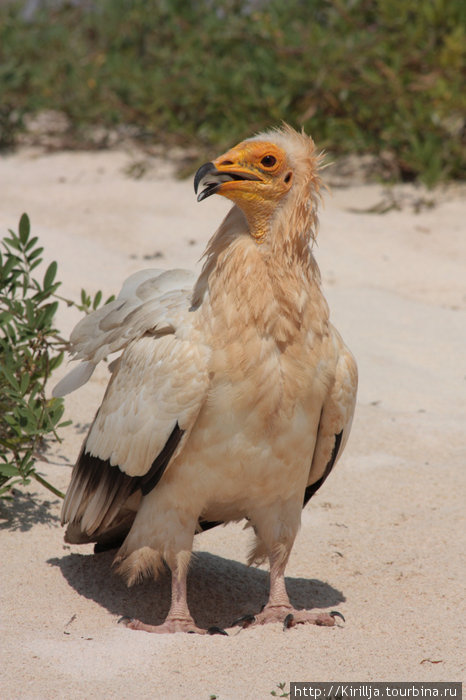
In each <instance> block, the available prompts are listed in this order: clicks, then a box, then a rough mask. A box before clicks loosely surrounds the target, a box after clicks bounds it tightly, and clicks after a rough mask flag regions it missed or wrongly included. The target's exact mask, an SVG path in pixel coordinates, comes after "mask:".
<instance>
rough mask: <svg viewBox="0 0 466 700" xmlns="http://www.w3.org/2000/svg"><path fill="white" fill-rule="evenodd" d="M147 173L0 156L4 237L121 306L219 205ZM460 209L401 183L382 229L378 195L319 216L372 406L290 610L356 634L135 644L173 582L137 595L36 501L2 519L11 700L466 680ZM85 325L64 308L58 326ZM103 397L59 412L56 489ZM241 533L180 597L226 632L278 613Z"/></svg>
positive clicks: (119, 162)
mask: <svg viewBox="0 0 466 700" xmlns="http://www.w3.org/2000/svg"><path fill="white" fill-rule="evenodd" d="M141 158H142V156H141V155H140V154H137V153H131V152H128V151H119V152H118V151H114V152H100V153H55V154H52V155H45V154H41V153H40V152H38V151H34V150H24V151H21V152H19V153H16V154H15V155H12V156H8V157H4V158H3V159H1V160H0V229H1V233H2V235H4V233H5V232H6V229H7V228H9V227H11V228H16V227H17V223H18V220H19V217H20V215H21V213H22V212H23V211H27V212H28V213H29V215H30V217H31V221H32V227H33V231H34V233H35V234H36V235H39V237H40V239H41V242H42V244H43V245H45V250H46V253H45V255H46V258H47V260H52V259H56V260H57V261H58V263H59V277H60V278H61V279H62V281H63V288H62V291H63V293H64V294H65V295H66V296H70V297H73V298H75V299H77V298H78V296H79V292H80V289H81V287H85V288H86V289H87V290H88V291H89V292H92V293H94V292H95V291H97V290H98V289H102V290H103V291H104V294H110V293H112V292H115V291H117V290H118V289H119V286H120V283H121V281H122V280H123V279H124V278H125V277H126V276H128V275H129V274H130V273H132V272H134V271H136V270H138V269H141V268H144V267H161V266H163V267H167V268H170V267H186V266H187V267H191V266H193V265H195V264H196V261H197V260H198V259H199V257H200V255H201V253H202V251H203V248H204V245H205V243H206V241H207V239H208V238H209V236H210V235H211V233H212V232H213V231H214V229H215V228H216V226H217V224H218V223H219V221H220V218H221V217H222V215H223V213H224V212H225V211H226V209H227V207H228V203H227V202H226V201H224V200H222V199H221V198H220V197H212V198H211V199H209V200H207V201H206V202H204V203H202V204H197V203H196V200H195V197H194V194H193V190H192V182H191V181H186V182H180V181H177V180H176V179H175V178H174V177H173V174H172V169H171V167H170V165H168V164H166V163H163V162H160V161H151V162H150V163H149V165H148V164H147V163H146V165H145V166H144V167H142V168H139V174H141V171H142V170H145V173H144V175H143V177H142V178H140V179H134V178H131V177H130V176H129V175H128V172H129V171H130V170H132V171H133V173H134V172H135V169H134V167H133V168H132V167H131V166H134V164H135V163H137V162H139V161H140V160H141ZM143 160H144V158H143ZM146 166H147V167H146ZM137 170H138V168H136V171H137ZM463 195H464V189H462V188H461V187H453V188H449V189H448V190H446V191H434V192H426V191H424V190H422V189H416V188H412V187H408V186H405V187H401V186H398V187H396V188H395V189H394V190H393V191H392V195H391V196H392V198H393V197H394V198H395V201H396V202H398V203H399V204H400V207H401V208H400V209H399V210H397V209H392V210H391V211H389V212H388V213H386V214H383V215H382V214H376V213H370V212H367V210H368V209H371V208H372V207H373V206H374V205H377V204H378V203H380V202H381V201H382V200H384V198H385V199H387V197H386V195H385V194H384V192H383V188H382V186H380V185H370V186H367V185H366V186H357V187H354V186H353V187H339V188H335V189H334V191H333V196H332V197H327V198H326V206H325V208H324V210H323V212H322V215H321V229H320V235H319V245H318V247H317V249H316V256H317V259H318V262H319V264H320V267H321V270H322V275H323V283H324V288H325V292H326V295H327V298H328V300H329V302H330V306H331V309H332V318H333V321H334V322H335V324H336V325H337V327H338V328H339V329H340V331H341V332H342V334H343V336H344V338H345V340H346V341H347V343H348V344H349V346H350V347H351V348H352V350H353V352H354V354H355V355H356V357H357V360H358V364H359V369H360V391H359V403H358V408H357V415H356V418H355V422H354V427H353V432H352V436H351V439H350V441H349V443H348V446H347V449H346V451H345V454H344V456H343V458H342V459H341V461H340V463H339V465H338V469H336V470H335V471H334V472H333V473H332V476H331V478H329V479H328V481H327V482H326V483H325V486H324V487H323V488H322V489H321V490H320V491H319V492H318V494H317V495H316V496H315V498H314V499H313V500H312V502H311V504H310V505H309V506H308V507H307V508H306V510H305V511H304V513H303V518H302V528H301V531H300V533H299V536H298V538H297V541H296V544H295V547H294V550H293V553H292V556H291V560H290V563H289V566H288V569H287V576H288V578H287V586H288V590H289V593H290V596H291V599H292V602H293V603H294V604H295V605H296V606H298V607H315V608H323V609H338V610H339V611H341V612H342V613H343V614H344V615H345V617H346V624H343V623H341V624H340V623H339V624H338V625H337V626H336V627H334V628H332V629H330V628H319V627H300V628H296V629H292V630H289V631H286V632H284V631H283V630H282V629H281V627H280V625H269V626H266V627H262V628H255V629H251V630H243V631H237V630H233V631H231V634H230V636H229V637H223V636H212V637H211V636H206V637H201V636H196V635H180V634H177V635H167V636H156V635H148V634H145V633H137V632H133V631H130V630H128V629H126V628H125V627H123V626H122V625H119V624H117V621H118V619H119V617H120V616H121V615H129V616H136V617H139V618H141V619H143V620H145V621H148V622H160V621H161V620H162V619H163V616H164V614H165V612H166V610H167V608H168V604H169V588H168V579H167V578H162V579H161V580H160V581H158V582H157V583H154V582H146V583H144V584H142V585H139V586H137V587H135V588H133V589H131V590H128V589H126V588H125V586H124V585H123V583H122V582H121V581H120V580H119V579H118V577H117V576H116V575H115V574H114V573H112V571H111V568H110V563H111V559H112V554H111V553H104V554H100V555H96V556H94V555H93V554H92V548H91V546H84V547H75V546H72V547H70V546H67V545H65V544H64V542H63V532H62V529H61V528H60V524H59V512H60V503H59V500H58V499H57V498H55V497H53V496H51V494H50V493H49V492H47V491H45V490H43V489H41V487H39V486H36V487H33V488H31V489H30V490H29V491H25V490H23V491H22V493H21V495H19V496H18V497H17V498H16V499H15V500H14V502H13V503H11V504H6V505H1V506H0V508H1V515H2V520H1V521H0V528H1V529H0V556H1V560H2V561H3V571H2V576H1V593H2V609H1V618H2V620H1V627H2V634H1V642H0V644H1V655H2V662H1V668H2V681H1V686H2V690H1V695H2V697H3V698H65V697H66V698H133V697H141V698H154V697H156V698H158V697H160V698H196V699H197V698H199V699H205V700H208V699H209V698H211V697H213V696H215V697H217V698H219V699H221V700H227V699H233V698H247V699H248V698H267V697H270V694H271V692H272V691H274V690H277V684H278V683H280V682H283V681H284V682H287V683H288V682H289V681H290V680H301V681H306V680H308V681H311V680H312V681H323V680H335V679H337V680H345V681H349V680H358V681H361V680H365V681H369V680H375V681H380V680H405V681H407V680H410V681H413V680H419V681H433V680H436V681H441V680H443V681H458V680H462V679H463V677H464V667H465V665H464V659H465V658H466V655H465V653H464V652H465V644H464V642H465V635H464V624H465V623H464V619H465V613H466V610H465V608H464V578H465V573H466V571H465V569H466V567H465V561H464V553H465V546H464V545H465V537H464V533H465V529H464V503H465V498H464V494H465V489H464V487H465V469H464V467H465V461H466V431H465V426H466V352H465V349H466V283H465V280H466V273H465V265H466V236H465V235H464V222H465V220H466V201H465V199H464V196H463ZM364 210H366V211H364ZM77 318H78V316H77V314H76V312H70V311H68V310H66V309H65V310H64V311H63V312H61V314H60V318H59V324H60V327H61V328H62V329H63V330H64V331H65V332H69V330H70V329H71V327H72V326H73V325H74V323H75V322H76V320H77ZM106 380H107V374H106V369H105V368H103V369H102V370H101V371H100V372H98V373H97V375H96V376H95V378H93V380H92V381H91V382H90V383H89V384H88V385H87V386H86V387H84V388H82V389H81V390H80V391H79V392H77V393H76V394H73V395H71V396H70V397H68V398H67V401H66V407H67V415H68V416H70V417H72V418H73V420H74V425H73V427H70V428H68V429H67V430H66V431H65V432H64V441H63V443H62V444H61V445H60V446H58V447H57V448H55V449H54V450H53V451H52V453H51V454H50V455H49V459H50V462H49V463H46V462H43V463H40V464H39V468H40V470H41V472H42V473H43V474H44V475H45V476H46V477H48V478H49V479H50V480H51V481H52V482H53V483H54V484H56V485H57V486H59V487H61V488H63V489H65V488H66V485H67V483H68V480H69V476H70V469H71V467H70V465H71V463H72V461H73V459H74V458H75V457H76V455H77V452H78V450H79V446H80V442H81V440H82V438H83V435H84V433H85V430H86V426H87V425H88V424H89V421H90V420H91V418H92V416H93V414H94V411H95V409H96V407H97V406H98V403H99V399H100V397H101V395H102V392H103V390H104V387H105V383H106ZM249 537H250V535H249V534H248V533H247V532H244V531H243V529H242V527H241V526H238V525H235V526H228V527H225V528H217V529H215V530H213V531H210V532H208V533H205V534H203V535H201V536H199V537H198V538H196V550H197V555H196V557H195V558H194V561H193V565H192V568H191V571H190V577H189V595H190V600H191V608H192V612H193V614H194V617H195V619H196V621H197V622H198V623H199V624H200V625H202V626H208V625H220V626H226V627H228V626H229V625H230V624H231V622H232V621H233V620H234V619H235V618H237V617H238V616H240V615H242V614H244V613H247V612H255V611H257V610H258V609H259V608H260V606H261V604H262V603H263V602H264V601H265V600H266V593H267V574H266V571H265V570H263V569H262V568H259V569H255V568H253V569H248V568H247V567H246V566H245V560H246V553H247V550H248V543H249ZM277 692H278V690H277ZM278 694H279V693H278Z"/></svg>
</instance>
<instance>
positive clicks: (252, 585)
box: [48, 552, 345, 628]
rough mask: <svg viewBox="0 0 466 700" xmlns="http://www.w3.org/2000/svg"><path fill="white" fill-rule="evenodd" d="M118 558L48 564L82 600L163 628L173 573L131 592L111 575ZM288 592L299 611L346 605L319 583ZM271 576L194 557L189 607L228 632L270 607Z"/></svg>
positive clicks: (72, 558)
mask: <svg viewBox="0 0 466 700" xmlns="http://www.w3.org/2000/svg"><path fill="white" fill-rule="evenodd" d="M114 555H115V552H103V553H101V554H94V555H82V554H74V553H73V554H68V555H65V556H63V557H55V558H52V559H49V560H48V563H49V564H51V565H52V566H57V567H58V568H59V569H60V570H61V572H62V574H63V576H64V578H65V579H66V580H67V581H68V583H69V584H70V586H72V587H73V588H74V589H75V590H76V591H77V592H78V593H79V594H80V595H82V596H84V597H85V598H88V599H91V600H94V601H95V602H96V603H98V604H99V605H101V606H102V607H104V608H106V609H107V610H108V611H109V612H110V613H112V614H115V615H123V616H127V617H130V618H136V619H139V620H142V621H143V622H146V623H149V624H153V625H158V624H161V623H162V622H163V621H164V619H165V616H166V614H167V612H168V608H169V605H170V572H169V571H168V569H167V570H166V571H164V572H163V573H162V574H161V575H160V577H159V578H158V580H157V581H153V580H147V581H144V582H142V583H140V584H138V585H136V586H134V587H133V588H131V589H128V588H127V587H126V584H125V583H124V581H123V580H122V579H121V577H120V576H118V575H117V574H116V573H115V571H114V570H113V569H112V560H113V557H114ZM286 587H287V590H288V594H289V596H290V600H291V603H292V605H294V606H295V607H296V608H328V607H333V606H335V605H338V604H339V603H342V602H344V600H345V597H344V595H343V594H342V593H341V592H340V591H338V590H337V589H336V588H333V587H332V586H330V585H329V584H328V583H324V582H323V581H318V580H316V579H304V578H287V579H286ZM268 589H269V575H268V573H267V572H266V571H263V570H261V569H256V568H251V567H248V566H245V565H244V564H241V563H240V562H237V561H233V560H231V559H224V558H222V557H219V556H216V555H213V554H209V553H207V552H196V554H195V556H193V559H192V563H191V566H190V569H189V574H188V601H189V605H190V610H191V613H192V615H193V617H194V619H195V621H196V623H197V624H198V625H199V626H200V627H204V628H206V627H210V626H212V625H215V626H219V627H222V628H224V627H230V626H231V625H232V623H233V621H234V620H236V619H237V618H239V617H241V616H242V615H246V614H255V613H258V612H259V611H260V609H261V607H262V606H263V605H264V603H265V602H266V601H267V597H268Z"/></svg>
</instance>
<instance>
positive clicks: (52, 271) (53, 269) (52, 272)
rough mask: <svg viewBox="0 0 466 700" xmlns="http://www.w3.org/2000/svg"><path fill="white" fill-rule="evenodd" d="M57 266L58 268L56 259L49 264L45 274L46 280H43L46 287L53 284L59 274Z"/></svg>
mask: <svg viewBox="0 0 466 700" xmlns="http://www.w3.org/2000/svg"><path fill="white" fill-rule="evenodd" d="M57 268H58V265H57V263H56V261H55V260H54V261H53V262H51V263H50V265H49V266H48V268H47V270H46V273H45V275H44V282H43V284H44V289H49V287H51V286H52V284H53V281H54V279H55V276H56V274H57Z"/></svg>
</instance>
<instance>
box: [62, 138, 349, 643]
mask: <svg viewBox="0 0 466 700" xmlns="http://www.w3.org/2000/svg"><path fill="white" fill-rule="evenodd" d="M320 161H321V156H320V155H319V154H318V153H317V152H316V149H315V145H314V142H313V141H312V139H311V138H309V137H308V136H306V135H305V134H304V133H298V132H296V131H294V130H293V129H291V128H290V127H288V126H286V125H285V126H283V127H282V128H279V129H274V130H271V131H267V132H264V133H261V134H259V135H258V136H255V137H253V138H251V139H248V140H246V141H243V142H242V143H240V144H239V145H237V146H235V147H234V148H232V149H231V150H230V151H228V152H227V153H225V154H224V155H222V156H220V157H219V158H217V159H216V160H214V161H213V162H210V163H206V164H205V165H203V166H202V167H201V168H200V169H199V170H198V172H197V174H196V176H195V190H196V192H199V195H198V201H201V200H204V199H205V198H206V197H209V196H210V195H212V194H214V193H216V194H220V195H223V196H224V197H227V198H228V199H230V200H232V201H233V203H234V204H233V207H232V208H231V209H230V211H229V213H228V214H227V216H226V217H225V219H224V220H223V222H222V223H221V225H220V227H219V229H218V230H217V231H216V233H215V234H214V235H213V237H212V238H211V240H210V242H209V243H208V245H207V249H206V252H205V262H204V266H203V268H202V271H201V274H200V276H199V277H198V279H196V278H195V277H194V276H193V275H192V274H191V273H190V272H188V271H185V270H170V271H166V272H163V271H161V270H145V271H143V272H141V273H137V274H135V275H133V276H132V277H130V278H129V279H128V280H127V281H126V282H125V283H124V285H123V288H122V291H121V292H120V294H119V296H118V298H117V299H116V300H115V301H113V302H111V303H110V304H108V305H106V306H104V307H103V308H101V309H98V310H97V311H94V312H93V313H91V314H90V315H89V316H87V317H86V318H84V319H83V320H82V321H80V323H78V325H77V326H76V328H75V329H74V331H73V333H72V335H71V348H72V352H73V354H74V356H75V359H78V360H81V361H82V362H81V364H80V365H78V367H77V368H76V369H74V370H72V372H71V373H70V374H69V375H68V376H67V377H65V379H63V380H62V381H61V382H60V383H59V385H58V386H57V387H56V390H55V395H64V394H66V393H68V392H70V391H73V390H74V389H76V388H77V387H78V386H80V385H81V384H83V383H84V382H86V381H87V380H88V379H89V377H90V376H91V374H92V371H93V369H94V367H95V365H96V364H97V363H98V362H100V361H101V360H103V359H104V358H106V357H107V355H109V354H110V353H114V352H116V351H120V352H121V354H120V355H119V357H118V359H117V360H115V361H114V362H113V363H112V364H111V366H110V367H111V371H112V374H111V378H110V381H109V384H108V387H107V390H106V393H105V396H104V399H103V401H102V405H101V406H100V408H99V410H98V412H97V415H96V417H95V419H94V421H93V423H92V425H91V427H90V430H89V433H88V435H87V437H86V439H85V441H84V444H83V447H82V450H81V453H80V455H79V458H78V461H77V463H76V466H75V467H74V470H73V474H72V478H71V484H70V486H69V488H68V491H67V494H66V498H65V502H64V505H63V512H62V520H63V523H68V528H67V531H66V535H65V538H66V541H67V542H71V543H83V542H96V543H97V544H96V550H97V551H99V549H105V548H111V547H115V546H119V551H118V553H117V555H116V559H115V562H116V564H117V565H118V570H119V572H120V573H121V574H122V575H123V576H124V577H125V578H126V580H127V582H128V585H131V584H133V583H135V582H137V581H138V580H139V579H140V578H141V577H142V576H144V575H153V576H155V577H156V576H157V575H158V573H159V572H160V570H161V569H162V568H163V565H164V562H166V564H167V565H168V566H169V568H170V570H171V574H172V594H171V595H172V597H171V606H170V610H169V612H168V615H167V617H166V620H165V621H164V623H163V624H161V625H157V626H153V625H148V624H145V623H143V622H140V621H138V620H131V621H129V623H128V626H129V627H131V628H133V629H143V630H146V631H149V632H177V631H186V632H198V633H205V632H206V630H203V629H200V628H199V627H198V626H197V625H196V624H195V622H194V620H193V618H192V616H191V614H190V611H189V608H188V602H187V588H186V578H187V570H188V565H189V561H190V556H191V551H192V545H193V538H194V535H195V534H196V533H197V532H199V531H202V530H205V529H207V528H210V527H213V526H216V525H219V524H222V523H228V522H230V521H240V520H242V519H243V518H244V519H246V520H247V521H248V525H250V526H251V527H252V528H253V529H254V532H255V536H256V539H255V544H254V547H253V550H252V552H251V555H250V559H249V563H253V562H256V561H262V560H263V559H264V558H266V557H268V559H269V562H270V594H269V599H268V602H267V604H266V606H265V607H264V608H263V610H262V611H261V612H258V613H257V615H256V616H255V617H254V618H252V617H251V616H249V618H247V619H246V618H245V619H244V620H243V622H244V626H246V623H248V624H263V623H265V622H273V621H280V622H282V623H283V622H285V625H286V626H293V625H295V624H298V623H314V624H319V625H333V624H334V621H335V620H334V618H335V615H337V614H339V613H335V612H333V611H331V612H328V613H326V612H320V613H317V612H315V611H314V612H313V611H309V610H295V609H293V608H292V606H291V604H290V601H289V598H288V595H287V592H286V587H285V567H286V564H287V561H288V558H289V555H290V551H291V549H292V547H293V543H294V540H295V537H296V533H297V531H298V528H299V526H300V520H301V511H302V508H303V506H304V505H306V503H307V502H308V501H309V499H310V498H311V496H312V495H313V494H314V493H315V492H316V491H317V489H318V488H320V486H321V485H322V483H323V482H324V481H325V479H326V478H327V476H328V475H329V473H330V471H331V470H332V468H333V466H334V464H335V462H336V461H337V459H338V457H339V456H340V455H341V453H342V450H343V448H344V446H345V443H346V441H347V438H348V434H349V431H350V427H351V422H352V417H353V412H354V405H355V399H356V388H357V369H356V364H355V361H354V359H353V356H352V355H351V353H350V351H349V350H348V349H347V347H346V346H345V344H344V343H343V340H342V339H341V336H340V335H339V333H338V332H337V331H336V329H335V328H334V327H333V326H332V325H331V323H330V321H329V311H328V306H327V303H326V301H325V299H324V296H323V294H322V291H321V287H320V274H319V269H318V267H317V263H316V261H315V259H314V257H313V254H312V251H311V246H310V244H311V243H312V242H313V241H314V239H315V235H316V227H317V204H318V201H319V197H320V189H321V181H320V178H319V174H318V170H319V164H320Z"/></svg>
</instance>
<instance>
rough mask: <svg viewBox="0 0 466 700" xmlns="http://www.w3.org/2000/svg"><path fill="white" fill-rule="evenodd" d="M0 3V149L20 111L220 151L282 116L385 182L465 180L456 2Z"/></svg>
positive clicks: (465, 40) (465, 45) (76, 130)
mask: <svg viewBox="0 0 466 700" xmlns="http://www.w3.org/2000/svg"><path fill="white" fill-rule="evenodd" d="M39 6H40V7H42V9H40V10H39V11H37V12H35V13H33V14H32V16H30V14H31V13H28V12H26V11H25V10H24V3H23V4H20V5H19V6H18V5H14V4H13V5H12V4H11V3H6V4H3V5H2V6H0V144H2V145H3V146H8V145H12V144H13V143H14V142H15V139H16V138H17V135H18V132H19V131H20V129H21V128H22V124H23V120H24V115H25V114H30V113H35V112H38V111H39V110H43V109H50V108H53V109H57V110H60V111H62V112H64V113H65V114H66V115H67V117H68V118H69V124H70V127H69V132H70V134H71V135H72V138H73V140H74V141H73V142H74V143H75V144H77V145H86V139H87V137H86V133H88V132H86V128H87V127H89V126H90V125H93V126H95V125H100V126H103V127H105V128H106V129H110V128H113V127H116V126H118V125H122V124H124V125H130V126H132V127H134V129H135V131H136V133H137V134H138V135H139V137H140V138H143V139H149V140H150V141H155V142H163V143H169V144H170V143H178V144H181V145H184V146H191V145H193V144H194V145H195V146H196V147H197V148H201V149H203V150H204V152H205V151H206V150H209V149H211V148H212V147H213V145H214V144H215V147H216V148H218V147H219V146H220V147H222V146H227V145H230V144H231V143H232V142H234V141H235V140H237V139H239V138H242V137H244V136H247V135H250V133H251V132H252V131H254V130H258V129H261V128H263V127H264V126H270V125H272V124H277V123H279V122H280V121H281V120H286V121H288V122H290V123H291V124H293V125H295V126H301V125H303V126H304V127H305V129H306V130H307V131H309V132H310V133H312V134H313V136H314V138H315V140H316V141H317V142H318V143H319V145H321V146H323V147H326V148H327V149H328V150H330V152H331V153H332V155H333V154H335V155H338V154H345V153H350V152H351V153H353V152H359V153H373V154H380V153H384V154H385V155H387V156H388V157H389V158H390V159H391V162H393V163H394V173H395V175H397V176H399V177H401V178H403V179H416V178H421V179H423V180H424V181H426V182H427V183H434V182H435V181H437V180H439V179H447V178H462V177H464V176H465V159H464V148H465V135H466V127H465V113H466V91H465V90H464V85H465V77H466V76H465V54H466V36H465V35H466V30H465V26H466V3H464V1H463V0H287V1H286V2H284V1H283V0H196V2H185V0H118V1H117V2H116V1H115V0H95V1H94V2H89V1H82V2H80V3H77V2H74V3H60V2H53V3H51V2H48V3H47V2H45V0H44V1H43V2H42V3H39Z"/></svg>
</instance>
